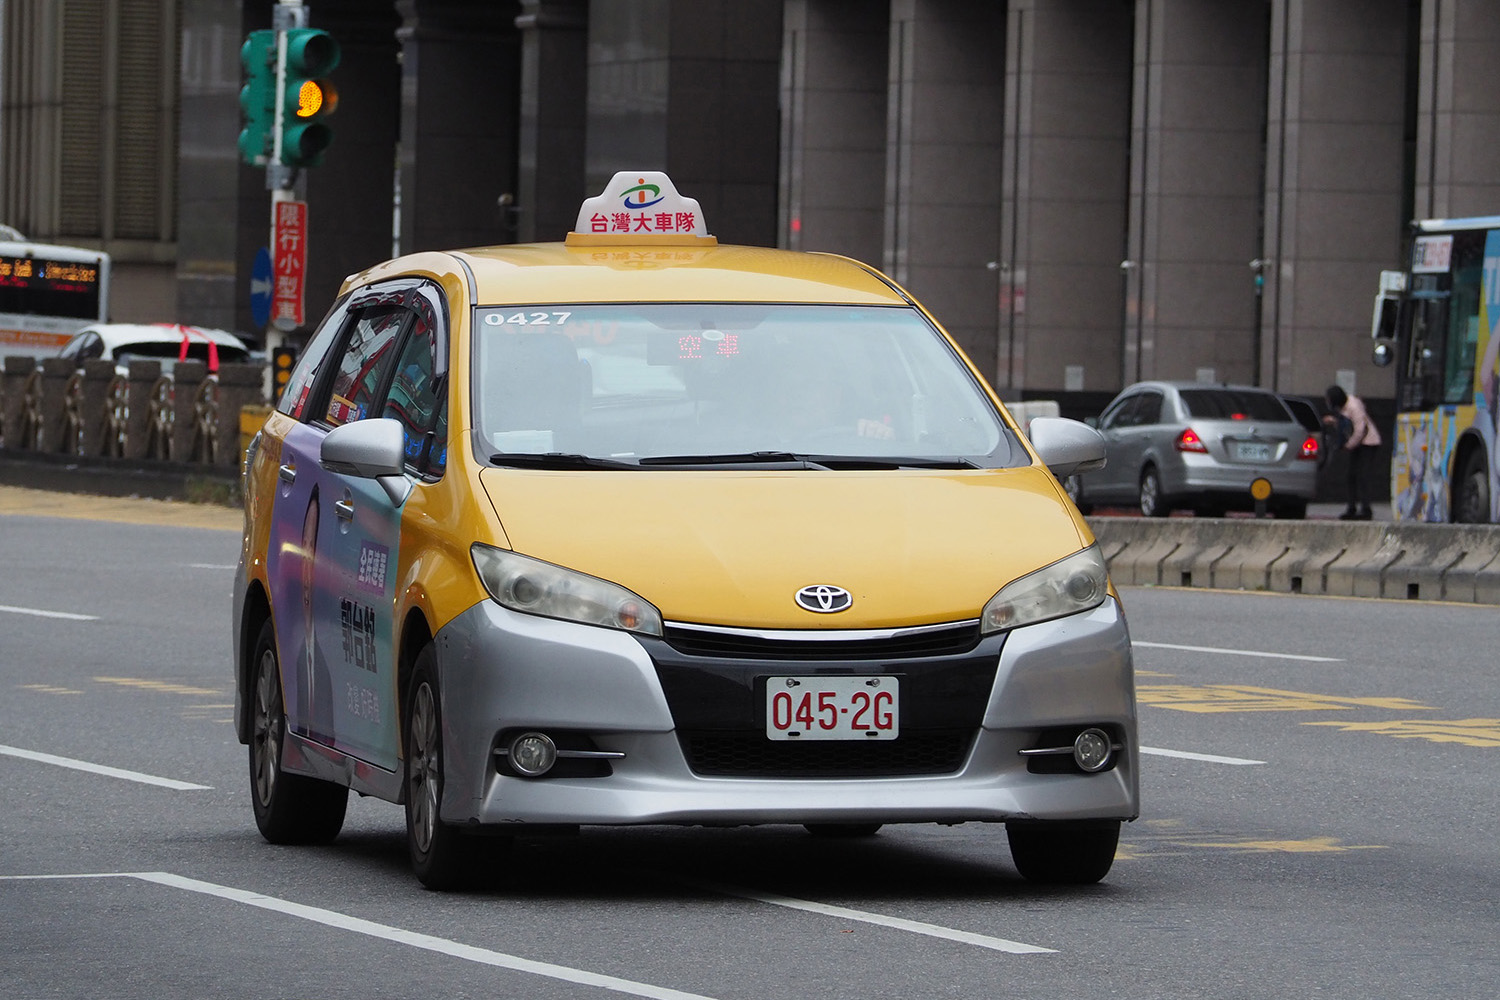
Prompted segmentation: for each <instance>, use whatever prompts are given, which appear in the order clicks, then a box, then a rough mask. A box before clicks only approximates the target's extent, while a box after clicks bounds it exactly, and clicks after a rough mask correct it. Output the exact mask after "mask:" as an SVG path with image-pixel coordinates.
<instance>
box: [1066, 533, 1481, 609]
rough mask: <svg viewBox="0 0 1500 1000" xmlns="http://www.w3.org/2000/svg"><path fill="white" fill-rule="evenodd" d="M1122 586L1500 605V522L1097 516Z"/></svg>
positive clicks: (1104, 547)
mask: <svg viewBox="0 0 1500 1000" xmlns="http://www.w3.org/2000/svg"><path fill="white" fill-rule="evenodd" d="M1089 526H1090V527H1091V528H1093V530H1094V534H1095V536H1096V537H1097V538H1098V539H1099V544H1100V548H1101V550H1102V551H1103V553H1104V557H1105V559H1106V560H1107V561H1108V562H1109V571H1110V577H1111V578H1112V579H1113V580H1114V582H1115V583H1116V584H1118V585H1120V586H1130V585H1147V586H1171V587H1213V588H1219V589H1231V590H1262V591H1269V592H1274V593H1285V594H1328V595H1339V596H1345V597H1382V598H1394V599H1401V600H1428V601H1460V602H1464V603H1474V604H1500V525H1472V524H1390V523H1385V522H1378V521H1337V522H1334V521H1280V520H1255V519H1250V518H1223V519H1219V518H1194V517H1173V518H1160V519H1154V518H1140V517H1091V518H1089Z"/></svg>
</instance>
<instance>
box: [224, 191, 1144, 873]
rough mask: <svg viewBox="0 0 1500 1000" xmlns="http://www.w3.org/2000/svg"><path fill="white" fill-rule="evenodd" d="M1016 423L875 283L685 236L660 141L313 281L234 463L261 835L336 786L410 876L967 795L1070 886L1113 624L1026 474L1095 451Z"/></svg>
mask: <svg viewBox="0 0 1500 1000" xmlns="http://www.w3.org/2000/svg"><path fill="white" fill-rule="evenodd" d="M1029 434H1030V438H1029V440H1028V438H1027V436H1026V435H1024V434H1023V433H1022V429H1021V428H1020V427H1018V426H1017V424H1016V422H1015V421H1014V420H1013V419H1012V418H1011V416H1010V415H1009V414H1008V413H1007V412H1006V410H1005V408H1004V407H1003V406H1002V405H1001V404H1000V402H999V400H998V399H997V397H996V396H995V394H994V392H993V391H991V389H990V388H989V387H988V386H987V385H986V383H985V381H984V379H983V378H982V377H981V375H980V374H979V372H978V371H977V370H976V369H975V368H974V366H973V364H971V363H970V362H969V361H968V360H967V359H966V358H965V356H964V354H963V353H962V351H961V350H960V349H959V348H958V346H957V345H956V344H955V343H954V341H953V340H952V338H951V337H949V336H948V335H947V334H946V333H945V332H944V331H943V329H942V327H941V326H940V325H939V324H938V323H937V321H936V320H935V319H934V318H933V317H932V316H931V315H929V314H928V312H927V311H926V310H925V309H924V308H923V307H922V306H921V305H920V304H918V303H917V302H916V301H915V300H914V299H913V298H912V297H911V296H910V295H908V294H907V293H906V292H905V291H903V290H902V289H901V288H900V287H898V286H897V285H896V284H895V283H894V282H892V281H891V280H890V279H889V278H887V277H885V276H884V275H883V274H881V273H880V272H878V271H876V270H875V269H873V268H871V267H868V266H866V265H864V264H860V263H858V262H856V261H852V260H849V259H846V258H842V257H837V256H832V255H828V254H811V253H793V252H788V251H781V250H771V249H761V248H749V247H737V246H720V245H719V244H718V242H717V241H716V240H715V238H714V237H713V236H711V235H709V233H708V230H707V227H706V225H705V222H704V219H703V213H702V211H701V209H700V207H699V205H698V203H697V202H696V201H694V200H693V199H691V198H688V197H684V196H682V195H681V194H679V193H678V192H677V190H676V189H675V187H674V186H673V184H672V182H671V180H670V179H669V178H668V177H667V176H666V175H665V174H663V173H659V172H646V171H640V172H631V173H621V174H617V175H616V176H615V177H614V178H613V179H612V180H611V181H610V183H609V185H608V186H607V187H606V189H605V190H604V192H603V193H602V194H601V195H599V196H598V197H595V198H591V199H589V200H587V201H585V202H584V204H583V206H582V208H581V210H580V212H579V215H578V221H577V224H576V226H575V231H574V232H573V233H571V234H569V235H568V236H567V239H566V241H565V242H563V243H556V244H545V245H541V244H539V245H515V246H497V247H487V248H478V249H467V250H456V251H452V252H447V253H418V254H412V255H409V256H405V257H401V258H398V259H395V260H391V261H388V262H385V263H382V264H379V265H377V266H375V267H372V268H370V269H369V270H367V271H364V272H362V273H360V274H357V275H354V276H352V277H350V278H349V279H348V280H347V281H346V282H345V285H344V287H343V289H342V291H341V293H340V296H339V298H338V299H337V301H336V302H335V304H334V306H333V308H332V309H331V310H330V311H329V313H328V315H327V317H326V318H325V319H324V321H323V322H322V324H321V325H320V326H319V327H318V329H317V330H316V332H315V333H314V334H313V336H312V337H311V339H310V342H309V343H308V345H307V348H306V350H305V351H304V353H303V355H302V357H301V359H300V362H299V363H298V365H297V367H296V368H295V370H294V371H293V373H292V376H291V379H290V381H289V383H288V384H287V386H286V388H285V389H284V391H283V394H282V395H281V397H280V401H279V403H278V404H277V406H276V409H275V412H273V413H272V414H271V415H270V417H269V418H268V419H267V420H266V423H265V426H264V428H263V429H262V430H261V431H260V433H259V435H258V436H257V437H256V438H255V440H254V442H253V444H252V445H251V447H250V449H249V451H248V454H247V457H246V466H245V531H244V544H243V551H242V555H241V561H240V565H239V568H238V571H237V576H236V585H235V589H234V600H233V628H234V653H235V665H236V666H235V690H236V711H235V722H236V729H237V732H238V735H239V739H240V741H241V742H242V743H246V744H248V745H249V758H250V774H251V790H252V796H251V798H252V803H253V806H254V813H255V819H256V823H257V824H258V826H259V829H260V831H261V833H262V835H263V836H264V837H265V838H266V839H268V840H270V841H272V842H274V843H308V842H327V841H330V840H332V839H333V838H334V837H336V836H337V835H338V832H339V830H340V828H341V826H342V823H343V818H344V808H345V803H346V800H347V796H348V790H349V789H351V788H352V789H354V790H355V791H356V792H359V793H361V794H366V795H373V796H378V797H380V798H383V799H387V800H389V801H391V802H395V803H403V804H404V805H405V812H406V827H407V834H408V842H409V847H410V854H411V861H412V865H413V868H414V869H415V872H416V874H417V876H418V878H419V879H421V881H422V882H423V883H424V884H426V885H429V886H433V887H439V888H445V887H452V886H457V885H459V884H461V883H463V881H464V880H465V878H466V876H467V875H468V874H469V873H470V872H471V871H472V869H473V866H474V864H475V862H476V860H477V859H478V858H479V856H480V855H481V854H483V853H485V852H491V853H493V852H497V851H499V850H501V849H502V848H503V845H504V844H505V843H506V842H507V836H508V835H514V834H518V833H526V832H528V831H537V832H545V831H550V830H556V829H558V828H563V829H570V828H575V827H577V826H580V825H588V824H612V825H624V824H711V825H731V824H757V823H785V824H799V825H802V826H805V827H806V828H807V829H808V830H809V831H810V832H811V833H813V834H815V835H825V836H867V835H870V834H873V833H874V832H875V831H877V830H878V829H879V828H880V827H881V826H882V825H884V824H890V823H926V822H939V823H956V822H964V821H984V822H996V823H1004V824H1005V826H1006V830H1007V834H1008V840H1009V846H1010V851H1011V856H1012V859H1013V861H1014V863H1015V865H1016V867H1017V869H1018V870H1019V871H1020V873H1021V874H1022V875H1023V876H1025V877H1027V878H1029V879H1033V880H1039V881H1060V882H1092V881H1097V880H1098V879H1101V878H1103V877H1104V876H1105V874H1107V873H1108V871H1109V869H1110V866H1111V864H1112V862H1113V859H1114V854H1115V849H1116V843H1117V839H1118V836H1119V830H1120V824H1121V822H1122V821H1127V820H1131V819H1134V818H1135V817H1136V816H1137V814H1138V812H1139V787H1138V778H1137V768H1138V761H1139V748H1138V746H1137V742H1136V710H1135V695H1134V679H1133V670H1132V665H1131V654H1130V641H1129V636H1128V633H1127V629H1126V623H1125V618H1124V614H1123V612H1122V610H1121V607H1120V603H1119V599H1118V597H1117V595H1116V594H1115V592H1114V590H1113V588H1112V586H1111V585H1110V583H1109V579H1108V575H1107V572H1106V567H1105V563H1104V559H1103V558H1102V556H1101V555H1100V552H1099V548H1098V546H1097V544H1095V541H1094V538H1093V536H1092V534H1091V533H1090V531H1089V528H1088V525H1087V524H1086V522H1085V521H1084V520H1083V519H1082V517H1080V516H1079V513H1078V511H1077V509H1076V508H1075V507H1074V506H1073V505H1072V504H1071V503H1070V502H1069V501H1068V499H1067V496H1066V495H1065V493H1064V491H1063V489H1062V488H1061V486H1060V485H1059V477H1066V476H1068V475H1070V474H1072V473H1075V472H1079V471H1087V470H1089V469H1093V468H1098V467H1099V466H1100V465H1101V464H1102V462H1103V454H1104V450H1103V444H1102V441H1101V439H1100V437H1099V435H1098V434H1097V433H1096V432H1095V431H1093V430H1092V429H1090V428H1088V427H1086V426H1084V425H1083V424H1081V423H1077V422H1075V421H1070V420H1063V419H1059V418H1050V419H1049V418H1038V419H1036V420H1034V421H1033V422H1032V424H1031V426H1030V430H1029ZM487 835H488V836H487Z"/></svg>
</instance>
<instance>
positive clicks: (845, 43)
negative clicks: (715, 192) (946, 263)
mask: <svg viewBox="0 0 1500 1000" xmlns="http://www.w3.org/2000/svg"><path fill="white" fill-rule="evenodd" d="M889 30H890V16H889V14H888V13H887V11H886V9H885V8H884V7H883V6H881V5H878V4H872V3H868V2H866V0H787V4H786V9H785V11H784V13H783V21H782V56H781V58H782V101H781V104H782V108H783V109H784V110H783V114H782V119H781V175H780V176H781V197H780V204H781V218H780V221H779V225H778V229H779V234H780V243H781V245H782V246H785V247H787V248H789V249H792V250H824V251H829V252H832V253H840V254H844V255H845V256H848V257H853V258H855V259H856V260H862V261H867V262H869V263H871V264H878V263H879V262H880V260H881V252H882V249H883V246H884V243H883V240H884V236H885V128H886V96H887V93H886V92H887V89H888V87H887V82H886V62H887V55H888V53H889V51H890V46H889V42H888V41H887V37H888V33H889Z"/></svg>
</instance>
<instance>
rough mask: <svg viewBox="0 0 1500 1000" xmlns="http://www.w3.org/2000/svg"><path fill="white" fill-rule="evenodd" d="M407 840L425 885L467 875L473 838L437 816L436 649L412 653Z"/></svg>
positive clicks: (406, 739) (460, 880)
mask: <svg viewBox="0 0 1500 1000" xmlns="http://www.w3.org/2000/svg"><path fill="white" fill-rule="evenodd" d="M406 706H407V708H406V720H405V727H404V733H403V743H404V744H405V747H406V843H407V848H408V851H409V853H410V854H411V867H412V870H413V871H414V872H416V875H417V879H418V881H420V882H421V883H422V884H423V885H425V886H426V887H427V888H429V889H440V890H443V889H457V888H460V887H461V886H463V885H465V884H467V883H468V882H469V881H470V879H471V878H472V873H473V866H474V855H475V843H474V839H473V838H471V837H466V836H464V834H463V832H462V831H461V830H459V829H458V828H457V827H454V826H451V825H449V824H447V823H444V822H443V820H442V805H443V709H442V703H441V701H440V700H439V698H438V681H437V654H436V652H434V650H433V647H432V645H431V644H430V643H429V644H428V645H427V646H426V647H424V648H423V649H422V652H420V653H418V654H417V662H416V664H415V665H414V667H413V669H412V679H411V693H410V694H409V695H408V696H407V700H406Z"/></svg>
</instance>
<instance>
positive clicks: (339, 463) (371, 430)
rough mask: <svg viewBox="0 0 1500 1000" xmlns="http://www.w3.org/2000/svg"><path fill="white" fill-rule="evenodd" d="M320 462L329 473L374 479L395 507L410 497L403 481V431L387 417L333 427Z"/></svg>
mask: <svg viewBox="0 0 1500 1000" xmlns="http://www.w3.org/2000/svg"><path fill="white" fill-rule="evenodd" d="M318 458H319V462H320V464H321V465H322V466H323V468H325V469H327V470H328V471H329V472H334V473H338V474H339V475H343V476H357V477H358V478H360V479H373V480H375V481H376V482H377V483H379V484H380V487H381V489H383V490H385V494H386V496H388V497H390V498H391V503H393V504H395V505H396V506H397V507H399V506H401V505H402V504H403V503H405V502H406V498H407V497H408V496H409V495H410V494H411V480H409V479H407V478H406V430H405V428H403V427H402V426H401V423H400V421H397V420H392V419H390V418H389V417H381V418H379V419H372V420H356V421H355V422H354V423H352V424H344V425H343V426H341V427H335V428H334V429H333V430H331V431H329V432H328V436H327V437H325V438H324V439H323V447H322V449H321V451H320V452H319V455H318Z"/></svg>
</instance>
